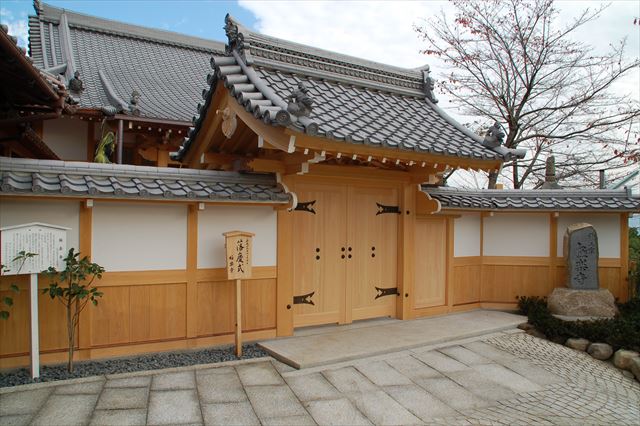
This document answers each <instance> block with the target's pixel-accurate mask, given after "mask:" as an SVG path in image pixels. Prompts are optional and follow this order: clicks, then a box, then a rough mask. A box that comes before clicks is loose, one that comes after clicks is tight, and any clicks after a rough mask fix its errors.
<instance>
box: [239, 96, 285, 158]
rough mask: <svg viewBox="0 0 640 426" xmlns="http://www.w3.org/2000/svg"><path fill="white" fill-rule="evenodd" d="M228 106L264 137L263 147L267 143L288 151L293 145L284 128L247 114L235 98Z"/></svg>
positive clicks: (256, 132) (257, 133)
mask: <svg viewBox="0 0 640 426" xmlns="http://www.w3.org/2000/svg"><path fill="white" fill-rule="evenodd" d="M228 106H229V107H230V108H231V109H233V111H234V112H235V113H236V115H237V116H238V118H239V119H240V120H242V122H243V123H244V124H246V125H247V126H248V127H249V128H250V129H251V130H253V132H254V133H255V134H256V135H258V136H261V137H262V138H263V139H264V142H265V146H263V148H267V145H271V146H272V147H275V148H276V149H278V150H281V151H284V152H290V151H289V150H290V149H291V146H292V145H295V141H294V144H292V143H291V136H292V135H288V134H285V132H284V128H282V127H275V126H272V125H270V124H265V123H263V122H262V121H260V120H258V119H257V118H255V117H254V116H253V115H251V114H249V113H248V112H247V111H246V110H245V109H244V108H243V107H242V106H241V105H239V104H238V102H237V101H236V100H235V99H233V100H231V101H230V102H229V105H228ZM291 152H292V151H291Z"/></svg>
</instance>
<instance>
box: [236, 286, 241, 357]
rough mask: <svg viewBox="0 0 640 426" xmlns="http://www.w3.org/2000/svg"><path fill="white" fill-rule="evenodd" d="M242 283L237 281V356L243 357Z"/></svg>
mask: <svg viewBox="0 0 640 426" xmlns="http://www.w3.org/2000/svg"><path fill="white" fill-rule="evenodd" d="M241 283H242V281H241V280H236V356H237V357H238V358H240V357H242V284H241Z"/></svg>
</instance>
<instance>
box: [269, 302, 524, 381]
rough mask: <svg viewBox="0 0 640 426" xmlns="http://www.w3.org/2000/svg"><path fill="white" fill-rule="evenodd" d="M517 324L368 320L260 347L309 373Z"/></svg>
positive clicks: (464, 318)
mask: <svg viewBox="0 0 640 426" xmlns="http://www.w3.org/2000/svg"><path fill="white" fill-rule="evenodd" d="M522 322H526V318H525V317H523V316H521V315H514V314H510V313H507V312H500V311H484V310H477V311H472V312H464V313H458V314H450V315H443V316H439V317H430V318H422V319H417V320H412V321H400V320H394V319H387V320H373V321H369V322H367V321H360V322H358V323H354V324H352V325H346V326H330V327H326V326H323V327H316V328H311V329H303V330H302V331H299V332H298V331H297V332H296V335H295V336H293V337H288V338H279V339H275V340H268V341H264V342H260V344H259V345H260V346H261V347H262V348H263V349H264V350H266V351H267V352H268V353H270V354H271V355H272V356H273V357H274V358H276V359H278V360H280V361H282V362H284V363H285V364H288V365H291V366H292V367H295V368H309V367H316V366H319V365H328V364H334V363H336V362H342V361H348V360H353V359H357V358H363V357H369V356H373V355H380V354H385V353H390V352H398V351H402V350H405V349H411V348H416V347H420V346H425V345H431V344H435V343H440V342H443V341H451V340H456V339H463V338H467V337H472V336H478V335H482V334H487V333H492V332H495V331H501V330H507V329H511V328H514V327H515V326H516V325H518V324H520V323H522Z"/></svg>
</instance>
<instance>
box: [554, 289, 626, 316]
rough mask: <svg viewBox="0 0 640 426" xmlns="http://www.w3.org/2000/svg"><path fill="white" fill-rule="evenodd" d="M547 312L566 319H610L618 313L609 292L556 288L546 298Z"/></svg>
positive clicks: (603, 290) (604, 290)
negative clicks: (566, 317)
mask: <svg viewBox="0 0 640 426" xmlns="http://www.w3.org/2000/svg"><path fill="white" fill-rule="evenodd" d="M547 306H548V307H549V311H551V313H552V314H554V315H562V316H568V317H599V318H611V317H613V316H614V315H615V314H617V313H618V308H616V305H615V299H614V297H613V294H611V292H610V291H609V290H606V289H600V290H574V289H571V288H556V289H554V290H553V292H552V293H551V295H550V296H549V297H548V298H547Z"/></svg>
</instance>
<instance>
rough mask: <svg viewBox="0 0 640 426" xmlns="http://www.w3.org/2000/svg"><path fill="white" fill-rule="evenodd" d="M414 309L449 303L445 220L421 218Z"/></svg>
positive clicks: (419, 221) (416, 250)
mask: <svg viewBox="0 0 640 426" xmlns="http://www.w3.org/2000/svg"><path fill="white" fill-rule="evenodd" d="M414 235H415V237H414V238H415V262H416V274H415V288H414V298H413V307H414V309H420V308H429V307H433V306H442V305H444V304H445V303H446V300H445V296H446V279H447V277H446V275H447V274H446V266H447V260H446V255H447V250H446V244H447V227H446V219H445V218H438V217H434V218H429V219H427V218H419V219H417V220H416V223H415V234H414Z"/></svg>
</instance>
